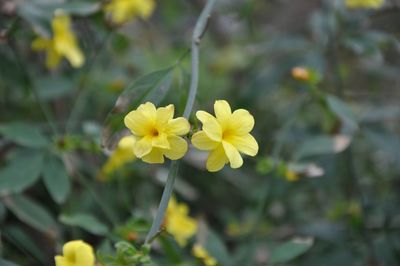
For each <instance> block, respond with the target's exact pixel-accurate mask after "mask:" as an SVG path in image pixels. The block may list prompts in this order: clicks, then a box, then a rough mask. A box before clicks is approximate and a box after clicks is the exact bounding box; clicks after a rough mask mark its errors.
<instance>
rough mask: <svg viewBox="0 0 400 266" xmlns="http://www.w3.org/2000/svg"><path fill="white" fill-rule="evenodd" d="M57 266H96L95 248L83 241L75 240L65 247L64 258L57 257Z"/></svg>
mask: <svg viewBox="0 0 400 266" xmlns="http://www.w3.org/2000/svg"><path fill="white" fill-rule="evenodd" d="M55 261H56V266H94V262H95V256H94V253H93V248H92V247H91V246H90V245H89V244H87V243H85V242H83V241H82V240H74V241H70V242H68V243H66V244H65V245H64V247H63V256H55Z"/></svg>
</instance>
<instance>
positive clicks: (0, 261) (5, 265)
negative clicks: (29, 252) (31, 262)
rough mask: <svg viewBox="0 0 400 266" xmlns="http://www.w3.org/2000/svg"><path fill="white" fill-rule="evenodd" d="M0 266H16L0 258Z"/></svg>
mask: <svg viewBox="0 0 400 266" xmlns="http://www.w3.org/2000/svg"><path fill="white" fill-rule="evenodd" d="M0 265H1V266H17V264H15V263H14V262H11V261H9V260H5V259H2V258H0Z"/></svg>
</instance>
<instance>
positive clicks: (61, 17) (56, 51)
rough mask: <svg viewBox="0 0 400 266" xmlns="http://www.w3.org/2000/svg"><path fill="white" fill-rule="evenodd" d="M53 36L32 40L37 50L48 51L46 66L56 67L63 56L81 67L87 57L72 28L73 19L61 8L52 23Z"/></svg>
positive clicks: (33, 46)
mask: <svg viewBox="0 0 400 266" xmlns="http://www.w3.org/2000/svg"><path fill="white" fill-rule="evenodd" d="M51 26H52V30H53V38H51V39H49V38H44V37H38V38H36V39H35V40H34V41H33V42H32V49H33V50H35V51H42V50H44V51H46V52H47V57H46V66H47V67H48V68H50V69H52V68H55V67H56V66H58V64H59V63H60V61H61V58H62V57H65V58H66V59H68V61H69V62H70V63H71V65H72V66H73V67H80V66H82V65H83V63H84V61H85V57H84V55H83V53H82V51H81V50H80V48H79V45H78V41H77V39H76V36H75V34H74V32H73V31H72V30H71V19H70V17H69V16H68V15H66V14H65V13H63V12H62V11H60V10H57V11H56V16H55V17H54V19H53V21H52V23H51Z"/></svg>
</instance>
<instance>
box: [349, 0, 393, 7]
mask: <svg viewBox="0 0 400 266" xmlns="http://www.w3.org/2000/svg"><path fill="white" fill-rule="evenodd" d="M345 3H346V6H347V7H349V8H379V7H381V6H383V4H384V3H385V0H345Z"/></svg>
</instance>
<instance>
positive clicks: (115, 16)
mask: <svg viewBox="0 0 400 266" xmlns="http://www.w3.org/2000/svg"><path fill="white" fill-rule="evenodd" d="M154 8H155V2H154V0H112V1H111V2H110V3H109V4H107V5H106V6H105V11H106V12H107V13H108V14H109V15H110V17H111V20H112V21H113V22H114V23H116V24H121V23H124V22H127V21H129V20H132V19H134V18H136V17H141V18H143V19H146V18H148V17H149V16H150V15H151V14H152V13H153V10H154Z"/></svg>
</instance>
